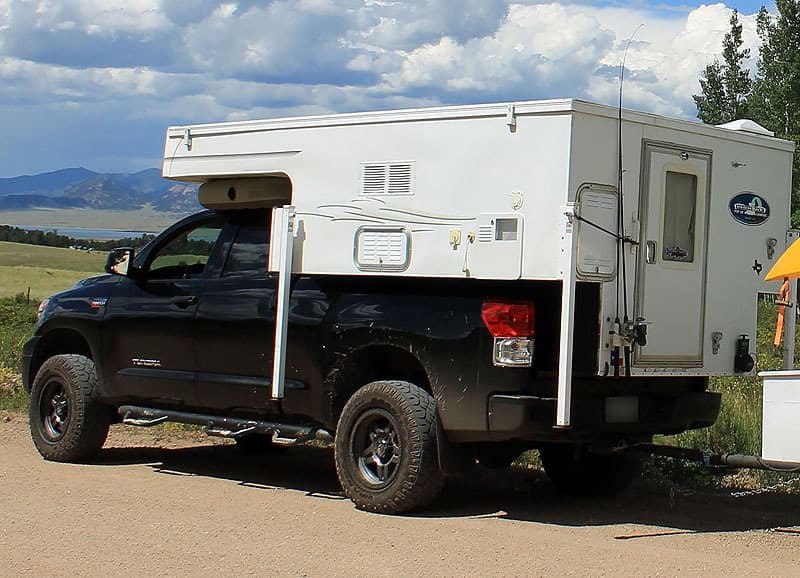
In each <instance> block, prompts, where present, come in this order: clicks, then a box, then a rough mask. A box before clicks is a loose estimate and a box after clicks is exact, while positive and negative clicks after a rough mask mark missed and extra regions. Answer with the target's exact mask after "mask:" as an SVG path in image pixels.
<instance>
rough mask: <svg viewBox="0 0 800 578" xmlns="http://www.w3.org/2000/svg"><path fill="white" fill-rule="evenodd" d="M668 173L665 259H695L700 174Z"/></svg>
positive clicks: (665, 190)
mask: <svg viewBox="0 0 800 578" xmlns="http://www.w3.org/2000/svg"><path fill="white" fill-rule="evenodd" d="M666 177H667V178H666V183H665V189H664V228H663V231H664V238H663V240H662V245H661V246H662V247H663V250H662V259H663V260H664V261H679V262H681V263H692V262H693V261H694V241H695V239H694V221H695V213H696V210H695V208H696V206H697V176H696V175H690V174H686V173H678V172H673V171H667V175H666Z"/></svg>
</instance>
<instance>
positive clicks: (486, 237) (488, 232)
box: [478, 225, 494, 243]
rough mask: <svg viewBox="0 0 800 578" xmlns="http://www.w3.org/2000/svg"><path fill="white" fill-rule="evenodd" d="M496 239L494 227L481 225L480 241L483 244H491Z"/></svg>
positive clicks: (479, 230) (479, 229)
mask: <svg viewBox="0 0 800 578" xmlns="http://www.w3.org/2000/svg"><path fill="white" fill-rule="evenodd" d="M493 238H494V227H493V226H492V225H481V226H480V227H478V241H479V242H481V243H491V242H492V239H493Z"/></svg>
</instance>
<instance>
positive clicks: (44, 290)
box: [0, 241, 106, 300]
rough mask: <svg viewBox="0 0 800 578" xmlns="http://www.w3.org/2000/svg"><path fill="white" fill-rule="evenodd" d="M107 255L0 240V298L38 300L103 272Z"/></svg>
mask: <svg viewBox="0 0 800 578" xmlns="http://www.w3.org/2000/svg"><path fill="white" fill-rule="evenodd" d="M105 259H106V254H105V253H98V252H88V251H77V250H73V249H61V248H55V247H42V246H39V245H23V244H20V243H7V242H4V241H0V297H10V296H13V295H18V294H23V295H25V296H28V295H30V298H31V299H32V300H39V299H43V298H45V297H47V296H48V295H52V294H53V293H57V292H58V291H63V290H64V289H68V288H69V287H71V286H72V285H74V284H75V282H76V281H77V280H79V279H83V278H84V277H91V276H93V275H98V274H100V273H102V271H103V266H104V264H105Z"/></svg>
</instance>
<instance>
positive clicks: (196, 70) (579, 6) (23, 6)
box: [0, 0, 757, 174]
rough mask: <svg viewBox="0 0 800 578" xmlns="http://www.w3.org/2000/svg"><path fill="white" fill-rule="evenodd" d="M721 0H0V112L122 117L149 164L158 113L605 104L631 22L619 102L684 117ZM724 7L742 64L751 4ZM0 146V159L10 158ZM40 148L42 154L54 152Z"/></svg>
mask: <svg viewBox="0 0 800 578" xmlns="http://www.w3.org/2000/svg"><path fill="white" fill-rule="evenodd" d="M729 16H730V9H729V8H727V7H726V6H725V5H723V4H719V3H718V4H711V5H701V6H699V7H697V8H694V9H690V8H686V7H674V8H665V7H664V6H656V7H651V6H649V5H648V4H647V3H646V2H640V1H638V0H635V1H633V0H632V1H631V3H630V4H629V5H621V4H620V3H617V2H615V3H606V2H602V3H598V2H593V1H588V0H587V1H585V2H584V1H581V0H576V1H574V2H548V1H541V0H516V1H508V0H463V1H461V2H459V3H453V2H452V1H451V0H402V1H401V0H270V1H265V0H225V1H220V0H194V1H193V2H185V1H183V0H0V118H1V119H3V123H4V124H3V126H4V130H5V131H6V134H7V135H9V136H10V137H11V138H15V139H18V140H19V142H20V144H21V145H22V147H23V148H24V145H25V142H24V141H25V139H27V138H29V136H28V135H29V133H30V131H28V130H27V129H26V124H29V122H28V120H27V119H28V118H30V117H36V122H37V123H42V122H44V119H47V120H49V121H50V122H51V124H52V125H53V126H62V127H64V130H65V131H67V130H74V129H75V127H76V121H75V119H81V120H82V121H83V122H85V123H86V124H87V126H92V127H102V125H103V119H105V123H106V124H107V125H108V126H114V127H115V128H114V130H115V131H119V130H121V129H123V128H124V127H127V126H130V127H132V128H131V132H130V134H131V135H134V136H132V137H131V138H132V139H134V140H135V138H142V139H144V138H145V137H147V138H153V135H154V134H158V137H157V138H156V139H155V140H156V142H155V143H147V146H148V147H150V146H153V145H155V146H154V148H153V149H152V150H156V151H158V152H157V153H156V154H155V155H154V157H153V161H154V163H157V159H158V154H160V151H159V146H160V140H161V133H162V132H163V127H164V126H165V125H167V124H177V123H185V122H205V121H213V120H240V119H245V118H257V117H269V116H278V115H296V114H314V113H322V112H331V111H352V110H366V109H386V108H397V107H413V106H427V105H437V104H448V103H464V102H481V101H492V100H523V99H536V98H553V97H569V96H574V97H580V98H588V99H590V100H595V101H599V102H606V103H615V102H616V99H617V94H618V88H619V85H618V76H619V64H620V62H621V60H622V58H623V52H624V50H625V47H626V45H627V43H628V39H629V37H630V36H631V34H632V33H633V32H634V30H636V29H637V27H638V26H639V25H640V24H644V27H643V28H641V29H640V30H639V31H638V32H637V33H636V37H635V39H634V40H633V41H632V42H631V43H630V46H629V48H628V52H627V57H626V82H625V102H626V105H628V106H631V107H633V108H639V109H644V110H649V111H654V112H660V113H665V114H671V115H679V116H684V117H687V118H691V117H693V116H694V113H695V111H694V106H693V102H692V99H691V95H692V93H696V92H697V91H698V90H699V85H698V82H697V81H698V77H699V74H700V71H701V70H702V69H703V68H704V67H705V66H706V65H707V64H708V63H710V62H712V61H713V58H714V57H715V55H718V54H719V52H720V50H721V43H722V37H723V36H724V34H725V33H726V32H727V30H728V27H729V25H728V18H729ZM740 19H741V21H742V23H743V25H744V39H745V43H746V45H747V46H749V47H751V48H752V49H753V58H751V62H750V65H751V66H753V65H754V62H755V58H756V56H757V53H756V50H755V48H756V44H757V39H756V33H755V16H754V15H740ZM102 115H108V116H107V117H104V116H102ZM64 119H71V120H69V122H67V121H65V120H64ZM145 127H146V128H145ZM84 132H85V131H84ZM123 132H124V130H123ZM65 134H66V133H65ZM135 135H139V136H138V137H135ZM30 138H31V141H30V146H35V142H34V140H35V139H32V137H30ZM84 138H86V137H85V135H84ZM90 140H91V139H90ZM63 142H64V145H63V147H64V149H65V150H66V149H67V148H69V147H71V150H70V154H74V153H75V151H76V147H75V146H74V144H73V143H71V142H70V139H69V138H68V137H67V136H65V137H64V139H63ZM117 146H118V147H119V143H118V144H117ZM125 146H126V147H128V146H129V148H132V147H134V145H133V144H132V142H131V143H127V142H126V145H125ZM139 146H140V147H143V146H144V145H143V143H141V142H140V143H139ZM86 150H87V151H88V150H89V149H88V148H87V149H86ZM148 150H151V149H148ZM13 154H16V153H12V156H9V158H7V159H2V160H0V174H8V172H9V171H13V170H16V169H17V167H19V166H20V165H19V163H20V162H22V161H21V159H23V155H22V154H21V153H20V155H19V157H18V158H13ZM56 156H57V155H56ZM120 156H121V155H118V154H114V155H98V154H93V155H91V157H90V158H88V159H87V160H86V161H85V162H84V163H83V164H92V162H93V161H92V159H97V158H105V159H107V161H108V162H111V160H112V159H119V158H120ZM130 157H131V158H136V159H141V158H143V157H145V158H146V157H147V155H143V154H142V153H135V152H133V151H131V155H130ZM54 158H56V157H55V156H54ZM24 162H32V161H30V160H29V159H26V160H25V161H24ZM3 163H5V164H3ZM53 163H54V164H53V165H48V166H45V167H42V168H58V166H61V165H62V164H63V163H64V161H59V160H54V161H53ZM151 164H152V163H151ZM93 168H99V169H103V168H111V169H115V167H101V166H93ZM116 168H120V167H116Z"/></svg>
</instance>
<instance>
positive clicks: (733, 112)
mask: <svg viewBox="0 0 800 578" xmlns="http://www.w3.org/2000/svg"><path fill="white" fill-rule="evenodd" d="M730 25H731V29H730V30H729V31H728V32H727V33H726V34H725V37H724V38H723V40H722V62H720V61H719V60H718V59H716V58H715V59H714V62H713V63H712V64H709V65H708V66H706V69H705V70H704V71H703V72H702V75H703V78H701V79H700V89H701V91H702V94H695V95H693V96H692V98H693V99H694V102H695V105H696V106H697V118H699V119H700V120H702V121H703V122H704V123H706V124H723V123H726V122H730V121H732V120H736V119H739V118H745V117H746V116H747V110H748V105H747V102H748V97H749V96H750V92H751V90H752V87H753V81H752V79H751V78H750V73H749V71H748V70H747V68H744V67H743V66H742V64H743V63H744V61H745V60H747V59H748V58H750V49H749V48H744V49H743V48H742V45H743V44H744V40H742V24H741V23H740V22H739V12H738V11H737V10H734V11H733V12H732V13H731V18H730Z"/></svg>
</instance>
